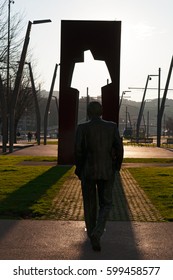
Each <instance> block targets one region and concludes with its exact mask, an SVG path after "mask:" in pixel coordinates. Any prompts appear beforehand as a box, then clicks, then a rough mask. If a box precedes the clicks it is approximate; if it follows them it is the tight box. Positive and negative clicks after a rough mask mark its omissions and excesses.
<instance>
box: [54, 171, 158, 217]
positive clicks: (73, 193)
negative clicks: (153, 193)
mask: <svg viewBox="0 0 173 280" xmlns="http://www.w3.org/2000/svg"><path fill="white" fill-rule="evenodd" d="M50 212H51V218H52V219H56V220H66V221H67V220H78V221H80V220H83V219H84V215H83V202H82V193H81V186H80V181H79V180H78V179H77V177H76V176H75V175H71V177H69V178H68V179H67V180H66V182H65V183H64V185H63V187H62V189H61V190H60V192H59V193H58V195H57V197H56V198H55V199H54V201H53V204H52V209H51V211H50ZM109 220H110V221H137V222H158V221H163V218H162V217H161V215H160V214H159V212H158V211H157V210H156V209H155V207H154V206H153V204H152V203H151V201H150V200H149V199H148V197H147V196H146V194H145V193H144V191H143V190H142V189H141V188H140V186H139V185H138V184H137V182H136V181H135V179H134V178H133V177H132V175H131V174H130V172H129V171H128V169H126V168H122V170H121V172H120V174H118V173H117V174H116V179H115V184H114V188H113V207H112V210H111V213H110V217H109Z"/></svg>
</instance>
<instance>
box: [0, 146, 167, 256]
mask: <svg viewBox="0 0 173 280" xmlns="http://www.w3.org/2000/svg"><path fill="white" fill-rule="evenodd" d="M38 153H39V155H48V154H49V155H56V153H57V147H55V146H53V145H52V146H39V147H38V146H34V147H29V148H26V149H22V150H21V149H20V150H18V149H17V150H16V152H14V153H13V155H28V154H30V155H37V154H38ZM125 157H138V158H141V157H149V158H150V157H158V158H160V157H167V158H172V157H173V153H172V151H169V150H165V149H159V148H148V147H146V148H143V147H129V146H128V147H125ZM115 186H116V187H114V190H113V197H114V201H113V209H112V212H111V214H110V219H109V222H108V223H107V227H106V232H105V234H104V235H103V238H102V251H101V253H98V252H93V251H92V249H91V246H90V243H89V241H88V239H87V235H86V232H85V229H84V228H85V225H84V221H83V207H82V197H81V189H80V181H79V180H78V179H77V178H76V176H75V175H72V176H71V177H69V178H68V180H67V181H66V182H65V184H64V186H63V188H62V190H61V191H60V193H59V194H58V196H57V197H56V198H55V200H54V201H53V205H52V212H53V214H52V220H51V221H50V220H49V221H47V220H44V221H43V220H42V221H36V220H21V221H10V220H0V259H85V260H87V259H97V260H99V259H173V239H172V235H173V223H168V222H164V221H163V218H162V217H161V216H160V214H159V213H158V211H157V210H156V209H155V208H154V207H153V205H152V203H151V202H150V201H149V199H148V198H147V197H146V195H145V193H144V192H143V191H142V190H141V188H140V187H139V186H138V184H137V183H136V181H135V180H134V178H133V177H132V176H131V174H130V172H129V171H128V168H127V166H123V168H122V170H121V172H120V175H118V174H117V175H116V182H115Z"/></svg>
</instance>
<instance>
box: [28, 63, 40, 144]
mask: <svg viewBox="0 0 173 280" xmlns="http://www.w3.org/2000/svg"><path fill="white" fill-rule="evenodd" d="M25 64H27V65H28V66H29V73H30V79H31V85H32V92H33V95H34V103H35V112H36V120H37V122H36V124H37V129H36V138H37V144H38V145H40V130H41V114H40V108H39V104H38V99H37V92H36V88H35V83H34V77H33V72H32V67H31V63H30V62H29V63H28V62H25Z"/></svg>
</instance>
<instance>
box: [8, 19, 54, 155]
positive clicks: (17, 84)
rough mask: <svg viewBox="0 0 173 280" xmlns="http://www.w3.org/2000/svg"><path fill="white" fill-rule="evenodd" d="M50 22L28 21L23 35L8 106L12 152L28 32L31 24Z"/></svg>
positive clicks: (48, 20) (10, 148)
mask: <svg viewBox="0 0 173 280" xmlns="http://www.w3.org/2000/svg"><path fill="white" fill-rule="evenodd" d="M48 22H51V20H50V19H45V20H34V21H33V22H31V21H29V22H28V27H27V31H26V35H25V40H24V44H23V49H22V53H21V58H20V61H19V67H18V71H17V75H16V80H15V85H14V91H13V94H12V96H11V106H10V143H9V152H10V153H12V152H13V144H14V118H15V105H16V100H17V96H18V92H19V87H20V83H21V79H22V73H23V67H24V64H25V58H26V53H27V49H28V44H29V39H30V32H31V26H32V24H42V23H48Z"/></svg>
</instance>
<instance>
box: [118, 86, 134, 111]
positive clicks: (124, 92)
mask: <svg viewBox="0 0 173 280" xmlns="http://www.w3.org/2000/svg"><path fill="white" fill-rule="evenodd" d="M126 92H131V90H125V91H123V92H122V95H121V99H120V104H119V109H120V108H121V104H122V101H123V96H124V94H126Z"/></svg>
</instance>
